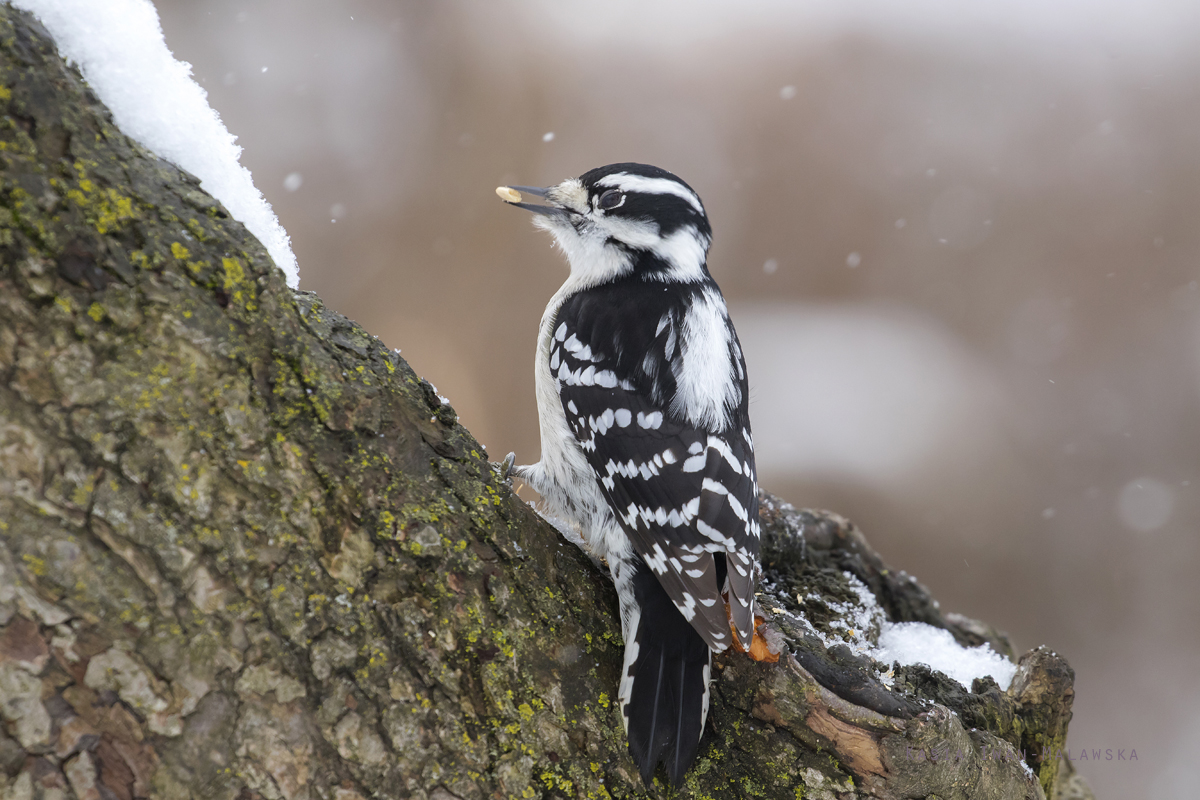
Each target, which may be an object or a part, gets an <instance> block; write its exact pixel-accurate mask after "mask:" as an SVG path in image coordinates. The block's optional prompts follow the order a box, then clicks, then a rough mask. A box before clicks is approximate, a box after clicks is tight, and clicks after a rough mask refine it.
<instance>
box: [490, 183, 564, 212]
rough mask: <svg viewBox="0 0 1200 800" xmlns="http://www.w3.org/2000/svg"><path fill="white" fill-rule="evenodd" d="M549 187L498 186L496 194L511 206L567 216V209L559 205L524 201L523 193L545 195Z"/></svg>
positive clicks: (536, 195) (537, 195) (535, 195)
mask: <svg viewBox="0 0 1200 800" xmlns="http://www.w3.org/2000/svg"><path fill="white" fill-rule="evenodd" d="M548 191H549V190H548V189H543V188H541V187H540V186H498V187H496V194H497V195H498V196H499V197H500V199H501V200H503V201H504V202H506V203H508V204H509V205H510V206H516V207H517V208H523V209H525V210H526V211H532V212H533V213H534V214H545V215H546V216H551V217H561V216H566V213H567V212H566V211H565V210H564V209H561V208H559V207H558V206H540V205H536V204H534V203H525V202H522V200H523V199H524V198H523V195H527V194H531V195H533V196H534V197H545V196H546V192H548Z"/></svg>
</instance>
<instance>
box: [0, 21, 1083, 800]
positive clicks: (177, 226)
mask: <svg viewBox="0 0 1200 800" xmlns="http://www.w3.org/2000/svg"><path fill="white" fill-rule="evenodd" d="M0 105H3V107H4V116H3V121H2V122H0V205H2V206H3V213H0V257H2V268H0V374H2V376H3V380H0V718H2V720H3V725H2V727H0V796H2V797H4V798H14V799H16V798H21V799H24V798H70V797H76V798H80V800H98V799H100V798H103V800H110V798H120V799H121V800H130V798H138V797H161V798H189V799H190V798H196V799H199V798H229V799H230V800H232V799H233V798H238V799H239V800H248V799H249V798H258V797H263V798H322V799H323V800H356V798H368V797H415V798H429V800H447V798H464V799H465V798H472V799H473V798H490V797H526V798H529V797H570V798H604V797H644V796H675V792H674V791H673V790H670V789H668V788H666V787H665V786H664V785H663V784H661V783H658V782H656V783H655V785H653V786H649V787H647V786H644V785H643V784H642V781H641V779H640V777H639V776H638V774H637V770H636V768H634V766H633V764H632V762H631V761H630V759H629V757H628V755H627V754H626V743H625V737H624V734H623V732H622V730H621V721H620V720H621V717H620V714H619V713H618V709H617V708H616V704H615V697H616V687H617V682H618V672H619V669H620V665H621V652H622V645H621V639H620V630H619V625H618V621H617V614H616V608H617V604H616V597H615V594H614V592H613V589H612V586H611V584H610V582H609V581H608V579H607V577H606V576H605V574H603V573H602V572H601V571H599V570H597V569H596V568H595V566H593V564H592V563H591V562H590V561H589V560H588V559H587V558H586V557H584V556H583V555H582V554H581V552H580V551H579V550H577V549H576V548H575V547H574V546H573V545H571V544H569V543H567V542H565V541H564V540H563V538H562V537H561V536H560V535H559V534H558V533H557V532H556V531H555V530H554V529H553V528H552V527H551V526H550V525H548V524H546V522H544V521H543V520H542V519H541V518H540V517H538V516H537V515H536V514H535V513H534V512H533V511H532V510H531V509H530V508H529V507H528V506H527V505H526V504H525V503H523V502H521V501H520V500H519V499H518V498H517V497H515V496H514V495H513V494H512V492H511V491H510V488H509V486H507V485H506V484H505V483H503V482H502V481H501V480H500V478H499V475H498V473H497V471H496V469H495V468H494V467H493V465H492V464H490V463H489V461H488V458H487V454H486V453H485V452H484V450H483V448H482V447H481V446H480V445H479V444H478V443H477V442H476V441H475V440H474V439H473V438H472V437H471V435H470V433H468V432H467V431H466V430H465V429H463V428H462V427H461V426H460V425H458V423H457V418H456V415H455V413H454V410H453V409H452V408H451V407H450V406H449V405H448V404H447V403H446V402H445V401H443V400H441V399H440V398H439V397H438V396H437V394H436V393H435V392H434V390H433V388H432V387H431V386H430V385H429V384H428V383H427V382H425V381H422V380H421V379H419V378H418V377H417V376H416V375H415V374H414V373H413V372H412V370H411V369H410V368H409V366H408V365H407V364H406V363H405V362H404V361H403V360H402V359H401V358H400V357H399V355H398V354H396V353H393V352H391V351H389V350H388V349H387V348H385V347H383V346H382V345H381V344H380V343H379V341H378V340H376V339H374V338H373V337H371V336H370V335H368V334H367V333H366V332H364V331H363V330H362V329H361V328H359V327H358V326H357V325H355V324H354V323H353V322H351V321H349V320H347V319H345V318H344V317H341V316H339V315H338V314H336V313H334V312H332V311H330V310H329V309H327V308H325V307H324V306H323V305H322V304H321V302H320V300H319V299H318V298H316V297H315V296H313V295H311V294H308V293H304V292H293V291H291V290H289V289H288V288H287V286H286V285H285V284H284V281H283V278H282V276H281V274H280V273H279V272H278V271H277V270H276V269H275V267H274V265H273V264H272V263H271V261H270V259H269V258H268V256H267V254H266V252H265V251H264V249H263V247H262V246H261V245H260V244H259V243H258V242H257V241H256V240H255V239H254V238H253V237H251V236H250V235H249V234H247V232H246V231H245V229H244V228H243V227H242V226H241V225H240V224H239V223H237V222H236V221H234V220H232V219H231V218H230V217H229V215H228V213H227V212H226V211H225V210H224V209H223V208H222V207H221V205H220V204H219V203H217V202H216V201H214V200H213V199H212V198H211V197H209V196H208V195H207V194H205V193H204V192H203V191H201V190H200V189H199V188H198V182H197V180H196V179H195V178H194V177H192V176H190V175H188V174H186V173H183V172H181V171H180V170H179V169H177V168H175V167H174V166H172V165H171V164H169V163H166V162H165V161H163V160H161V159H159V158H157V157H155V156H154V155H153V154H152V153H149V152H148V151H146V150H145V149H144V148H142V147H140V146H139V145H137V144H136V143H134V142H132V141H131V140H129V139H128V138H127V137H125V136H124V135H123V134H122V133H121V132H120V131H119V130H117V128H116V127H115V126H114V124H113V122H112V120H111V118H110V116H109V114H108V112H107V111H106V110H105V109H104V108H103V106H102V105H101V104H100V103H99V101H98V100H97V99H96V98H95V96H94V95H93V94H92V93H91V91H90V89H89V88H88V87H87V85H86V84H85V83H84V81H83V80H82V78H81V77H80V76H79V74H78V73H77V72H76V71H75V70H74V69H73V68H69V67H68V66H67V65H65V64H64V63H63V61H62V60H61V59H60V58H59V56H58V55H57V53H56V52H55V50H54V46H53V44H52V42H50V40H49V38H48V36H47V35H46V33H45V31H44V30H43V29H42V28H41V27H40V26H39V25H38V24H37V22H36V21H34V20H33V19H32V18H31V17H29V16H28V15H26V14H24V13H21V12H17V11H14V10H13V9H11V8H9V7H8V6H0ZM431 300H432V299H431ZM762 505H763V512H762V513H763V522H764V529H765V532H766V533H765V552H764V566H765V576H764V593H763V596H762V597H761V598H760V599H761V600H762V601H763V602H762V605H763V607H764V614H765V616H766V617H767V623H766V624H767V632H768V635H769V636H770V637H771V638H772V640H773V641H774V642H775V643H776V645H777V646H778V647H780V648H782V656H781V658H780V659H779V661H778V663H774V664H768V663H755V662H752V661H750V660H749V659H747V658H746V657H745V656H741V655H734V654H726V655H723V656H721V657H719V658H717V659H716V669H715V671H714V674H715V676H716V677H715V680H714V685H713V693H712V697H713V704H712V713H711V714H710V719H711V720H712V722H711V723H710V726H709V732H708V734H707V736H706V739H705V741H704V743H703V744H702V748H701V754H700V757H699V759H698V760H697V763H696V765H695V767H694V768H693V769H692V770H691V772H690V773H689V774H688V776H687V779H686V785H685V786H684V788H683V789H682V790H681V791H680V792H678V796H682V797H696V798H700V797H713V798H724V797H731V798H732V797H744V796H754V797H770V798H774V797H780V798H783V797H786V798H796V797H813V798H832V797H838V798H848V797H879V798H909V797H914V798H915V797H940V798H968V797H970V798H1042V797H1046V796H1054V795H1055V792H1056V787H1060V788H1063V787H1070V789H1069V791H1070V792H1074V793H1075V794H1071V795H1069V796H1074V797H1087V796H1090V794H1088V793H1087V790H1086V786H1083V785H1082V784H1081V782H1080V779H1078V777H1077V776H1073V775H1071V774H1070V773H1071V771H1070V763H1069V761H1068V760H1065V759H1064V758H1059V757H1057V756H1056V753H1057V752H1058V750H1059V749H1062V748H1064V746H1065V740H1066V732H1067V723H1068V721H1069V719H1070V708H1071V700H1072V688H1071V684H1072V679H1073V673H1072V671H1071V669H1070V667H1069V666H1068V665H1067V663H1066V662H1065V661H1064V660H1063V659H1062V658H1061V657H1059V656H1056V655H1055V654H1053V653H1050V652H1048V651H1045V650H1037V651H1033V652H1031V653H1027V654H1025V655H1024V656H1022V658H1021V660H1020V664H1021V666H1020V669H1019V672H1018V677H1017V679H1016V680H1015V681H1014V683H1013V686H1012V688H1010V689H1009V690H1008V691H1003V690H1001V688H1000V687H998V686H996V685H995V683H994V682H991V681H990V680H983V681H976V683H975V686H973V687H972V689H971V691H967V690H965V689H964V688H963V687H961V686H959V685H958V684H956V683H954V682H953V681H951V680H949V679H948V678H946V677H945V676H944V675H941V674H940V673H936V672H932V671H930V670H929V669H928V668H925V667H920V666H917V667H901V668H897V669H894V670H893V672H892V675H891V680H892V685H891V686H887V685H885V684H884V683H883V682H881V680H880V679H879V678H878V677H877V676H876V672H875V670H874V669H873V668H872V664H871V663H870V662H869V659H866V658H865V657H864V656H861V655H855V653H854V652H853V651H852V649H851V648H850V647H848V646H846V645H845V644H842V645H838V644H836V643H837V642H838V641H841V640H844V641H847V642H850V643H853V642H855V641H861V640H869V639H870V637H871V636H872V635H877V634H878V624H879V622H880V621H882V620H883V619H884V617H885V616H886V618H888V619H891V620H893V621H900V620H920V621H924V622H927V623H930V624H933V625H937V626H940V627H943V628H946V629H947V630H949V631H951V632H952V633H953V634H954V636H955V637H956V638H957V639H958V640H959V641H960V642H962V643H966V644H978V643H981V642H984V641H988V642H991V643H992V644H993V646H994V647H996V648H998V649H1000V650H1002V651H1005V650H1007V649H1009V648H1008V644H1007V642H1006V640H1004V638H1003V636H1001V635H999V634H997V633H996V632H995V631H994V630H992V629H991V628H989V627H988V626H986V625H983V624H981V623H977V622H973V621H971V620H966V619H963V618H960V617H955V616H953V615H943V614H942V612H941V611H940V610H939V609H938V606H937V604H936V603H935V602H934V601H933V600H932V598H931V597H930V596H929V594H928V593H927V592H926V591H925V589H924V588H923V587H921V586H920V584H918V583H917V582H916V581H915V580H914V579H912V578H909V577H907V576H905V575H903V574H896V573H893V572H891V571H889V570H888V569H887V568H886V567H885V565H884V564H883V563H882V562H881V560H880V559H879V557H878V556H877V555H876V554H875V553H874V551H872V550H871V548H870V547H869V545H868V544H867V542H866V540H865V539H864V538H863V536H862V534H861V533H860V532H859V531H858V530H856V529H855V528H854V527H853V526H852V525H850V524H849V523H848V522H846V521H845V520H842V519H841V518H838V517H836V516H834V515H831V514H826V513H822V512H807V511H796V510H795V509H792V508H791V507H790V506H787V505H786V504H783V503H781V502H780V501H778V500H776V499H774V498H772V497H770V496H768V495H764V497H763V504H762ZM806 620H807V621H806ZM861 620H867V621H868V628H870V629H869V630H851V628H852V627H853V626H854V625H855V624H860V623H859V622H856V621H861ZM872 626H873V627H872ZM822 637H824V638H822ZM827 642H832V643H833V646H827ZM1063 752H1064V754H1065V750H1064V751H1063ZM1060 774H1061V778H1062V779H1061V780H1060ZM1081 786H1082V788H1081ZM1064 796H1067V795H1064Z"/></svg>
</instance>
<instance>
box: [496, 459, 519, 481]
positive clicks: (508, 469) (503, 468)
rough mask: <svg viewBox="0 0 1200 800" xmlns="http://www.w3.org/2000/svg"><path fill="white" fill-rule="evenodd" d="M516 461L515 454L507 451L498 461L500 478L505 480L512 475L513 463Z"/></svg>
mask: <svg viewBox="0 0 1200 800" xmlns="http://www.w3.org/2000/svg"><path fill="white" fill-rule="evenodd" d="M516 462H517V454H516V453H509V454H508V455H506V456H505V457H504V460H503V461H501V462H500V480H502V481H506V480H508V479H509V478H510V477H511V476H512V471H513V464H515V463H516Z"/></svg>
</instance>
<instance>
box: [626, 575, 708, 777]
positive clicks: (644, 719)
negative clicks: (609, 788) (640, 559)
mask: <svg viewBox="0 0 1200 800" xmlns="http://www.w3.org/2000/svg"><path fill="white" fill-rule="evenodd" d="M633 585H634V591H635V595H636V598H637V603H638V606H639V607H640V610H641V614H640V617H639V620H638V626H637V632H636V634H635V636H634V641H633V642H627V643H626V658H627V659H628V657H629V655H630V654H632V653H636V660H635V661H634V662H633V663H632V664H630V663H627V664H626V669H627V670H628V672H627V674H628V675H629V676H630V677H631V678H632V687H631V688H630V690H629V700H628V703H627V705H626V707H625V713H626V715H627V717H628V734H629V752H630V754H631V755H632V756H633V760H634V761H635V762H637V765H638V769H640V770H641V773H642V780H644V781H645V782H646V784H647V785H648V784H649V783H650V780H651V778H652V777H653V775H654V770H655V767H657V765H658V764H659V762H662V764H663V766H664V767H666V770H667V776H668V777H669V778H670V779H671V783H673V784H674V785H675V786H678V785H679V784H680V783H681V782H682V781H683V776H684V773H686V772H687V770H688V767H690V766H691V765H692V761H694V760H695V758H696V753H697V751H698V750H699V749H700V736H701V734H703V732H704V718H705V716H706V712H707V708H706V707H705V706H706V705H707V703H708V686H707V682H708V671H709V669H708V668H709V650H708V645H707V644H705V643H704V640H703V639H702V638H701V637H700V634H699V633H697V632H696V631H695V629H694V628H692V626H691V625H690V624H689V623H688V621H687V620H685V619H684V618H683V615H682V614H681V613H679V609H678V608H676V607H675V604H674V603H672V602H671V599H670V598H669V597H668V596H667V593H666V590H664V589H663V588H662V586H661V585H660V584H659V582H658V579H657V578H655V576H654V575H653V573H651V572H650V570H649V568H648V567H646V565H645V564H641V565H639V568H638V570H637V572H636V573H635V574H634V577H633Z"/></svg>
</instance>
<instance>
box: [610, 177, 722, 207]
mask: <svg viewBox="0 0 1200 800" xmlns="http://www.w3.org/2000/svg"><path fill="white" fill-rule="evenodd" d="M596 185H597V186H612V187H614V188H616V189H620V190H621V191H623V192H644V193H646V194H673V195H675V196H676V197H679V198H682V199H684V200H686V201H688V204H690V205H691V207H692V208H694V209H696V212H697V213H699V214H703V213H704V206H702V205H700V198H699V197H697V196H696V193H695V192H692V191H689V190H688V188H687V187H685V186H683V185H682V184H680V183H679V182H678V181H673V180H671V179H670V178H647V177H644V176H642V175H630V174H629V173H628V172H615V173H613V174H612V175H605V176H604V177H603V178H601V179H600V180H598V181H596Z"/></svg>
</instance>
